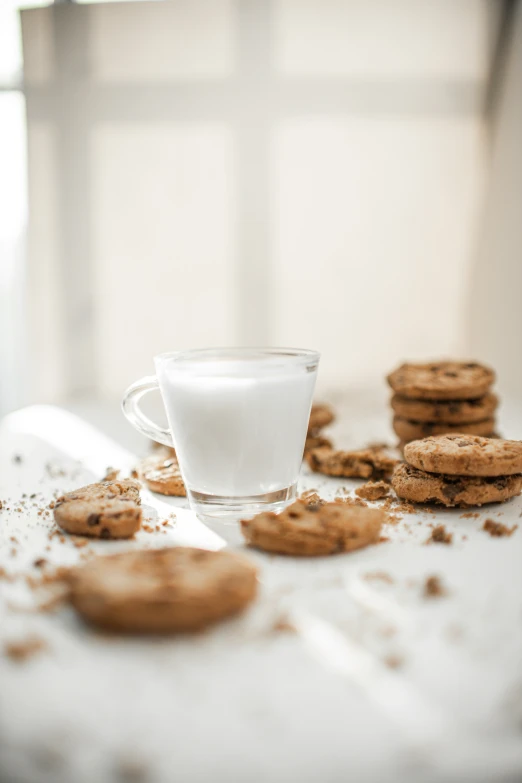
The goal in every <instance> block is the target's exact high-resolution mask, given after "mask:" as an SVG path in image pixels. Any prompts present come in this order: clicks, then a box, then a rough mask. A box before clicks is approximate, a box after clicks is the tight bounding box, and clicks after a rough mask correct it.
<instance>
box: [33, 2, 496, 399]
mask: <svg viewBox="0 0 522 783" xmlns="http://www.w3.org/2000/svg"><path fill="white" fill-rule="evenodd" d="M490 18H491V17H490V8H489V5H488V4H487V3H486V2H483V1H482V0H468V2H461V3H455V2H453V1H452V0H447V1H446V0H444V1H443V2H441V0H422V1H421V2H419V1H418V0H380V1H379V2H377V0H371V1H370V2H356V1H355V0H346V1H345V2H341V1H340V0H326V1H325V0H273V2H267V1H266V0H236V2H233V0H170V1H169V2H158V3H156V2H152V3H118V4H113V5H109V4H107V5H103V4H101V5H91V6H76V5H55V6H52V7H49V8H45V9H38V10H32V11H24V12H23V13H22V21H23V33H24V56H25V62H26V81H27V101H28V119H29V145H30V171H29V183H30V193H31V245H30V247H31V257H30V281H31V287H32V299H31V301H32V312H33V315H34V318H33V325H32V333H33V345H36V346H37V350H38V355H39V363H38V364H37V365H35V367H36V372H35V374H34V377H33V385H32V393H33V396H34V397H35V398H38V399H41V398H53V397H56V396H60V395H64V394H65V395H66V394H68V393H71V392H75V391H85V390H89V389H91V390H92V389H95V390H96V389H97V390H101V391H103V392H104V393H106V394H108V395H113V396H115V397H116V396H119V395H120V393H121V391H122V389H123V388H124V387H125V385H126V384H127V383H128V382H130V381H131V380H132V379H134V378H135V377H137V376H139V375H140V374H144V373H147V372H150V371H151V369H152V365H151V361H150V358H151V357H152V355H153V354H155V353H157V352H159V351H163V350H168V349H170V350H173V349H177V348H186V347H191V346H194V347H197V346H204V345H216V344H223V343H226V344H239V343H254V342H255V343H260V342H262V343H271V344H293V345H301V346H310V347H316V348H319V349H320V350H321V351H322V352H323V362H322V374H321V377H322V383H323V385H328V386H342V385H345V384H348V385H353V386H359V385H362V384H365V383H367V382H370V381H373V380H375V379H378V378H380V377H381V376H382V375H383V373H384V372H386V370H387V369H388V368H389V367H390V366H391V365H393V364H394V363H395V361H397V360H398V359H399V358H401V357H406V356H409V357H424V356H432V355H441V354H450V353H461V352H464V351H466V349H467V347H468V346H467V339H468V334H469V330H468V325H467V321H466V302H467V297H468V293H469V278H470V274H471V269H472V261H473V253H474V250H475V247H476V235H477V229H478V221H479V218H480V215H481V208H482V202H483V199H484V192H485V175H486V170H487V165H488V146H487V137H486V124H485V120H484V116H483V112H482V99H483V94H484V89H485V85H486V81H487V77H488V69H489V57H490V38H491V29H490ZM58 346H59V347H58ZM50 368H52V371H50Z"/></svg>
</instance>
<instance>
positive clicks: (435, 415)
mask: <svg viewBox="0 0 522 783" xmlns="http://www.w3.org/2000/svg"><path fill="white" fill-rule="evenodd" d="M497 405H498V397H497V395H496V394H493V393H491V392H490V393H489V394H485V395H484V396H483V397H477V398H475V399H472V400H413V399H410V398H408V397H401V395H400V394H394V395H393V397H392V398H391V406H392V408H393V410H394V412H395V414H396V415H397V416H400V418H401V419H408V420H409V421H417V422H430V423H439V422H443V423H444V424H466V423H468V422H472V421H484V419H490V418H491V417H492V416H493V413H494V412H495V410H496V408H497Z"/></svg>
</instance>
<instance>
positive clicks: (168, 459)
mask: <svg viewBox="0 0 522 783" xmlns="http://www.w3.org/2000/svg"><path fill="white" fill-rule="evenodd" d="M138 474H139V476H140V478H141V480H142V481H143V482H144V483H145V484H146V485H147V487H148V488H149V489H150V490H151V492H158V493H159V494H160V495H170V496H174V497H185V496H186V494H187V491H186V489H185V484H184V483H183V478H182V476H181V471H180V469H179V463H178V460H177V458H176V454H175V452H174V451H173V450H172V449H168V448H164V449H157V450H156V453H154V454H152V455H151V456H150V457H146V458H145V459H144V460H143V461H142V462H141V464H140V466H139V470H138Z"/></svg>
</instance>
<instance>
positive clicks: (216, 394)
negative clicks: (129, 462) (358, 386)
mask: <svg viewBox="0 0 522 783" xmlns="http://www.w3.org/2000/svg"><path fill="white" fill-rule="evenodd" d="M154 363H155V367H156V375H155V376H152V377H147V378H142V379H141V380H140V381H137V382H136V383H134V384H133V385H132V386H130V387H129V388H128V389H127V391H126V392H125V395H124V398H123V411H124V413H125V416H126V417H127V419H128V420H129V421H130V422H131V424H132V425H133V426H134V427H136V429H137V430H139V431H140V432H141V433H143V434H145V435H147V436H148V437H149V438H152V439H153V440H155V441H159V442H160V443H163V444H165V445H167V446H172V447H174V448H175V450H176V455H177V458H178V461H179V466H180V470H181V474H182V476H183V481H184V482H185V486H186V489H187V495H188V499H189V502H190V505H191V508H192V509H193V510H194V511H195V512H196V514H197V515H198V517H199V518H200V519H205V518H209V519H216V518H218V519H219V518H221V519H223V520H224V521H225V520H237V519H241V518H247V517H249V516H253V515H254V514H257V513H259V512H260V511H276V512H277V511H280V510H281V509H283V508H284V507H285V506H286V505H287V504H288V503H290V502H291V501H292V500H294V499H295V497H296V495H297V479H298V476H299V471H300V468H301V462H302V458H303V450H304V445H305V439H306V433H307V429H308V419H309V416H310V408H311V405H312V396H313V392H314V387H315V380H316V376H317V367H318V364H319V354H318V353H317V352H316V351H309V350H302V349H293V348H215V349H204V350H193V351H180V352H176V353H164V354H160V355H159V356H156V357H155V359H154ZM158 388H159V390H160V392H161V395H162V398H163V403H164V405H165V410H166V412H167V419H168V423H169V428H168V429H165V428H162V427H159V426H158V425H156V424H155V423H154V422H152V421H151V420H150V419H149V418H148V417H146V416H145V414H144V413H143V412H142V411H141V409H140V407H139V400H140V399H141V397H142V396H143V395H144V394H146V393H147V392H149V391H152V390H153V389H158Z"/></svg>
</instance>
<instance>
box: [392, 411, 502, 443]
mask: <svg viewBox="0 0 522 783" xmlns="http://www.w3.org/2000/svg"><path fill="white" fill-rule="evenodd" d="M393 430H394V432H395V433H396V435H398V436H399V438H400V439H401V440H402V441H405V442H407V441H410V440H419V439H420V438H426V437H428V435H444V434H446V433H460V434H462V435H483V436H487V435H492V434H493V432H494V431H495V419H485V420H484V421H470V422H468V423H467V424H445V423H443V422H437V423H434V422H427V421H425V422H422V421H409V420H408V419H401V417H400V416H394V418H393Z"/></svg>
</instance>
